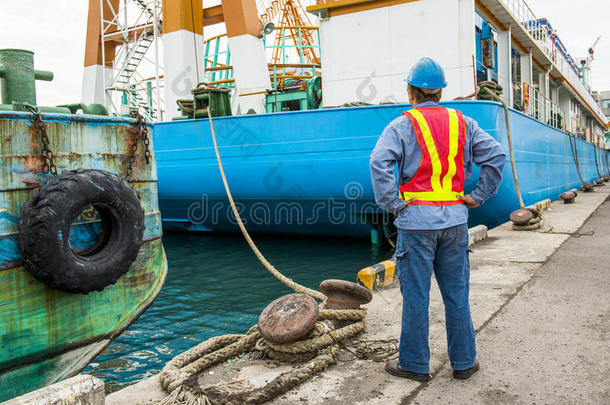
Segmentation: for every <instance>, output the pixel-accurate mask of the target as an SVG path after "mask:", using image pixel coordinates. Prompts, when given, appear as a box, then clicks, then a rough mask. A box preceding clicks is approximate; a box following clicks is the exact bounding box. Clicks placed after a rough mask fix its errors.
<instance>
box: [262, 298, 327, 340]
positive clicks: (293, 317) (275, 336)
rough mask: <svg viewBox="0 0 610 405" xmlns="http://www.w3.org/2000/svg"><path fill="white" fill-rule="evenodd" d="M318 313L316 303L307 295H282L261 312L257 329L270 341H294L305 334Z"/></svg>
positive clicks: (312, 324) (316, 318) (314, 321)
mask: <svg viewBox="0 0 610 405" xmlns="http://www.w3.org/2000/svg"><path fill="white" fill-rule="evenodd" d="M318 313H319V307H318V303H317V302H316V301H315V300H314V299H313V298H311V297H310V296H309V295H305V294H289V295H284V296H283V297H280V298H278V299H276V300H275V301H273V302H272V303H271V304H269V305H267V307H266V308H265V309H264V310H263V312H261V315H260V316H259V318H258V329H259V331H260V334H261V336H262V337H264V338H265V339H267V340H268V341H270V342H272V343H276V344H283V343H290V342H294V341H296V340H299V339H301V338H303V337H305V336H307V334H308V333H309V331H310V330H311V329H312V328H313V326H314V324H315V323H316V322H317V320H318Z"/></svg>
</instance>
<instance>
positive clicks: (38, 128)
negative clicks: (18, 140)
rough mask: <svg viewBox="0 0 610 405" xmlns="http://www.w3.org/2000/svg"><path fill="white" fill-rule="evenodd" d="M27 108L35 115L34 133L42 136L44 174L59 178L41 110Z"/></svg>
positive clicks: (31, 107)
mask: <svg viewBox="0 0 610 405" xmlns="http://www.w3.org/2000/svg"><path fill="white" fill-rule="evenodd" d="M24 106H25V108H27V109H28V110H29V111H30V112H31V113H32V114H34V119H33V120H32V126H33V128H34V133H35V134H36V133H38V134H40V142H41V143H42V151H41V157H42V162H43V163H42V172H43V173H44V174H47V173H51V175H53V176H57V167H56V166H55V162H54V160H53V158H54V155H53V152H52V151H51V148H50V147H49V136H48V135H47V130H46V129H45V126H44V122H42V115H41V114H40V110H39V109H38V107H36V106H33V105H30V104H25V105H24Z"/></svg>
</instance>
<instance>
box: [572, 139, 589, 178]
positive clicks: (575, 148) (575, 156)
mask: <svg viewBox="0 0 610 405" xmlns="http://www.w3.org/2000/svg"><path fill="white" fill-rule="evenodd" d="M568 139H569V140H570V149H571V150H572V158H573V159H574V165H575V166H576V172H577V173H578V178H579V179H580V182H581V183H582V185H583V187H584V186H585V185H586V184H588V183H587V182H586V181H585V180H584V179H583V177H582V174H581V173H580V162H579V161H578V145H576V140H572V135H571V134H568Z"/></svg>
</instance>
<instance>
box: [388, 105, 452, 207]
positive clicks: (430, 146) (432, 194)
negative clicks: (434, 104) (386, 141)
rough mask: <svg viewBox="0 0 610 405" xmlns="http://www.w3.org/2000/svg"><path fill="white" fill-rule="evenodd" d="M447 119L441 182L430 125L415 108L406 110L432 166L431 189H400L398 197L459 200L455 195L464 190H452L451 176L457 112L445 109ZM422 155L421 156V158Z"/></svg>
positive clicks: (429, 200)
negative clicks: (445, 159) (415, 125)
mask: <svg viewBox="0 0 610 405" xmlns="http://www.w3.org/2000/svg"><path fill="white" fill-rule="evenodd" d="M445 110H446V111H447V114H448V119H449V134H448V137H449V139H448V152H447V166H446V167H447V172H446V173H445V176H443V179H442V184H441V178H440V177H441V174H442V171H443V166H442V164H441V161H440V157H439V154H438V149H437V148H436V145H435V143H434V137H433V136H432V133H431V131H430V127H429V126H428V123H427V122H426V118H425V117H424V115H423V114H422V113H421V112H420V111H418V110H417V109H414V110H409V111H406V112H405V113H406V114H409V115H410V116H411V117H412V118H414V119H415V121H417V126H418V127H419V130H420V133H421V136H422V138H423V139H424V143H425V144H426V149H427V150H428V155H429V156H430V165H431V166H432V175H431V177H430V186H431V187H432V191H421V192H417V191H416V192H408V191H401V192H400V193H399V197H400V198H402V199H403V200H405V201H406V200H410V199H411V198H416V199H417V200H418V201H422V202H424V201H427V202H439V203H442V202H460V203H461V201H460V200H459V199H458V198H457V197H456V196H457V195H461V196H463V195H464V192H457V191H453V178H454V177H455V175H456V173H457V166H456V157H457V154H458V146H459V141H460V119H459V117H458V113H457V111H456V110H454V109H449V108H447V109H445ZM422 146H423V145H422ZM423 158H424V157H422V159H423Z"/></svg>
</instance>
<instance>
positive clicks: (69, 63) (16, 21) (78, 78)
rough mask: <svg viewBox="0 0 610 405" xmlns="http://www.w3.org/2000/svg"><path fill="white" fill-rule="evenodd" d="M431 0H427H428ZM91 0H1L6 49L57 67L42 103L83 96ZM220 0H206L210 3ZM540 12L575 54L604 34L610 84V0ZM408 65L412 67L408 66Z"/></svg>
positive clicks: (596, 79)
mask: <svg viewBox="0 0 610 405" xmlns="http://www.w3.org/2000/svg"><path fill="white" fill-rule="evenodd" d="M424 1H425V0H424ZM88 3H89V2H88V1H87V0H53V1H49V0H0V49H2V48H22V49H29V50H32V51H34V52H35V59H34V63H35V68H36V69H40V70H51V71H53V72H54V73H55V79H54V80H53V82H37V85H36V86H37V91H38V104H40V105H57V104H62V103H72V102H78V101H80V100H81V86H82V83H81V82H82V75H83V60H84V52H85V29H86V24H87V7H88ZM208 3H209V4H212V3H214V4H215V3H216V1H214V0H212V1H207V0H204V4H206V5H207V4H208ZM527 3H528V4H529V6H530V7H531V9H532V11H533V12H534V14H535V15H536V16H537V17H538V18H543V17H546V18H548V19H549V21H550V23H551V25H552V26H553V28H555V29H556V30H557V32H558V34H559V36H560V38H561V40H562V42H563V43H564V44H565V46H566V47H567V48H568V51H569V52H570V53H571V54H572V56H573V57H574V58H578V57H581V56H584V55H586V52H587V49H588V48H589V47H590V46H591V45H593V42H595V39H596V38H597V37H598V36H600V35H601V36H602V38H601V39H600V41H599V43H598V45H597V48H596V53H595V61H594V65H593V75H592V77H593V79H592V80H593V89H595V90H610V24H608V18H609V16H610V1H608V0H579V1H578V2H575V1H574V0H528V1H527ZM405 69H406V68H405Z"/></svg>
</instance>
